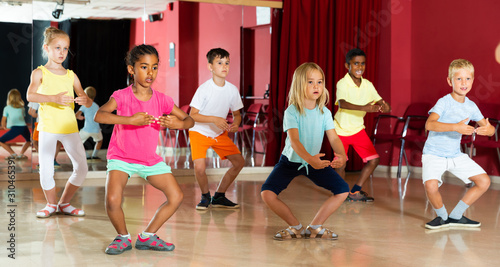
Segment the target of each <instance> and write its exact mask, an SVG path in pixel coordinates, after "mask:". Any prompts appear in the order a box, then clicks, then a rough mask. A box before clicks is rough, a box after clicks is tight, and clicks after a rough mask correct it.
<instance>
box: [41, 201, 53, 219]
mask: <svg viewBox="0 0 500 267" xmlns="http://www.w3.org/2000/svg"><path fill="white" fill-rule="evenodd" d="M47 207H50V208H52V209H54V211H53V212H50V211H48V210H46V209H45V208H47ZM45 208H43V209H41V210H39V211H38V212H37V213H36V217H37V218H49V217H50V216H52V214H54V213H56V211H57V205H53V204H49V203H47V205H46V206H45Z"/></svg>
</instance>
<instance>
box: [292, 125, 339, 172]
mask: <svg viewBox="0 0 500 267" xmlns="http://www.w3.org/2000/svg"><path fill="white" fill-rule="evenodd" d="M287 133H288V136H289V137H290V143H291V145H292V149H293V151H295V153H297V155H299V157H301V158H302V159H303V160H305V161H306V162H307V163H309V164H311V166H312V167H313V168H315V169H323V168H326V167H328V166H329V165H330V161H328V160H322V159H321V157H323V156H324V155H325V154H324V153H319V154H316V155H314V156H313V155H311V154H309V152H307V150H306V148H305V147H304V145H302V143H301V142H300V139H299V129H297V128H292V129H288V131H287Z"/></svg>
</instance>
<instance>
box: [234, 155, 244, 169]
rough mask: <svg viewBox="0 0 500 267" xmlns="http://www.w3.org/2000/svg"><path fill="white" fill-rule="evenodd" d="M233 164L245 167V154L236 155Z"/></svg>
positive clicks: (237, 166)
mask: <svg viewBox="0 0 500 267" xmlns="http://www.w3.org/2000/svg"><path fill="white" fill-rule="evenodd" d="M233 166H234V167H235V168H238V169H243V167H244V166H245V159H244V158H243V156H241V155H239V157H235V158H234V160H233Z"/></svg>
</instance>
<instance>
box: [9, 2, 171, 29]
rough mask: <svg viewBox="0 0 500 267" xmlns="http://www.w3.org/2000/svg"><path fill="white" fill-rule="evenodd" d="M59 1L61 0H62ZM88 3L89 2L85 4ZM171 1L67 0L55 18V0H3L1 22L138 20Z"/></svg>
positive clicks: (159, 9)
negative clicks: (84, 19) (60, 13)
mask: <svg viewBox="0 0 500 267" xmlns="http://www.w3.org/2000/svg"><path fill="white" fill-rule="evenodd" d="M59 1H60V2H59V3H61V1H62V0H59ZM85 2H87V4H83V3H85ZM169 2H173V0H66V1H65V3H64V11H63V14H62V15H61V16H60V17H59V19H58V20H56V19H55V18H54V17H53V16H52V11H54V9H55V8H56V5H57V3H56V2H55V1H54V0H52V1H49V0H44V1H33V2H31V1H29V0H0V21H4V22H22V23H31V20H32V19H36V20H52V21H61V20H66V19H70V18H86V19H124V18H126V19H135V18H140V17H143V15H144V14H154V13H158V12H161V11H164V10H166V9H167V4H168V3H169ZM144 8H145V10H144Z"/></svg>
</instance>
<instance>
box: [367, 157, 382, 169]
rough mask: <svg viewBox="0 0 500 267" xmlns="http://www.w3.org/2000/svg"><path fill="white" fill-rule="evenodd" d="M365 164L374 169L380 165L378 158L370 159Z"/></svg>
mask: <svg viewBox="0 0 500 267" xmlns="http://www.w3.org/2000/svg"><path fill="white" fill-rule="evenodd" d="M367 163H368V164H371V165H373V166H374V167H377V166H378V164H379V163H380V158H374V159H371V160H369V161H368V162H367Z"/></svg>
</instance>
